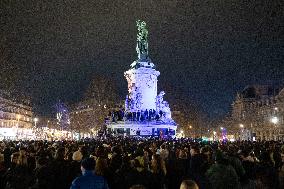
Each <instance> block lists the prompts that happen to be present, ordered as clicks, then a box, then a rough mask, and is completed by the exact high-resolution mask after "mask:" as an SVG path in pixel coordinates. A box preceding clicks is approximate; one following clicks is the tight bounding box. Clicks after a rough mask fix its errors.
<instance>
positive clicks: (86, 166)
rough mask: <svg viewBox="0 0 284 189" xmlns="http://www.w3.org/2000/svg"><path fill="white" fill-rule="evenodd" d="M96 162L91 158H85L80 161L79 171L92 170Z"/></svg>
mask: <svg viewBox="0 0 284 189" xmlns="http://www.w3.org/2000/svg"><path fill="white" fill-rule="evenodd" d="M95 166H96V162H95V160H94V159H93V158H86V159H84V160H83V161H82V162H81V171H82V172H85V171H93V170H94V169H95Z"/></svg>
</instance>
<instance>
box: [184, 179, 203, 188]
mask: <svg viewBox="0 0 284 189" xmlns="http://www.w3.org/2000/svg"><path fill="white" fill-rule="evenodd" d="M180 189H199V187H198V185H197V184H196V182H194V181H193V180H183V181H182V183H181V185H180Z"/></svg>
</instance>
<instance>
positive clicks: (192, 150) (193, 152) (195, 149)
mask: <svg viewBox="0 0 284 189" xmlns="http://www.w3.org/2000/svg"><path fill="white" fill-rule="evenodd" d="M196 154H199V147H198V146H196V145H193V146H191V147H190V155H191V156H194V155H196Z"/></svg>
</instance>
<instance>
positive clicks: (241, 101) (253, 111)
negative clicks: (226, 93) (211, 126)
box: [228, 86, 284, 140]
mask: <svg viewBox="0 0 284 189" xmlns="http://www.w3.org/2000/svg"><path fill="white" fill-rule="evenodd" d="M283 118H284V88H281V87H271V86H248V87H246V88H245V89H244V90H243V91H242V92H241V93H239V94H237V97H236V99H235V101H234V102H233V104H232V113H231V117H230V119H229V124H228V125H230V130H231V132H232V133H234V135H235V138H236V139H240V140H284V119H283Z"/></svg>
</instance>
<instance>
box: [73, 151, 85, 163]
mask: <svg viewBox="0 0 284 189" xmlns="http://www.w3.org/2000/svg"><path fill="white" fill-rule="evenodd" d="M82 158H83V155H82V153H81V152H80V151H76V152H74V153H73V155H72V159H73V160H74V161H81V160H82Z"/></svg>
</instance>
